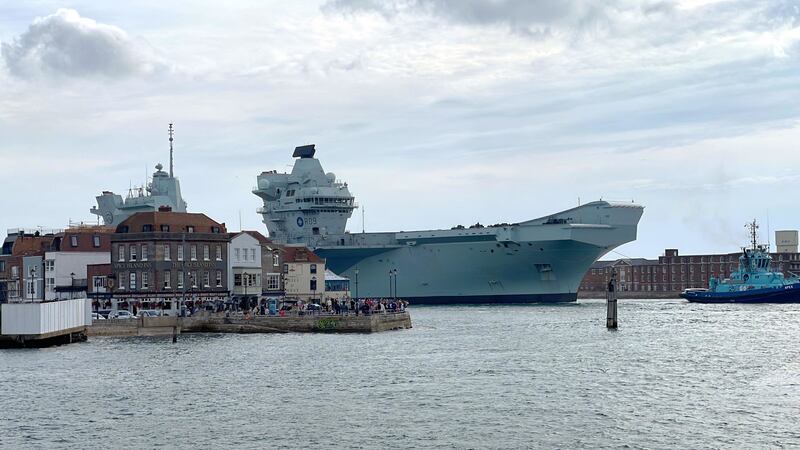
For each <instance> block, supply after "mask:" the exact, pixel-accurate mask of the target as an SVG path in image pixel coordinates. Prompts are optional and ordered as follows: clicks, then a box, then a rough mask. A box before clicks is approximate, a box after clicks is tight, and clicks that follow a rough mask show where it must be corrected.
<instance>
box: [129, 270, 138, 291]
mask: <svg viewBox="0 0 800 450" xmlns="http://www.w3.org/2000/svg"><path fill="white" fill-rule="evenodd" d="M128 287H130V288H131V290H132V291H133V290H135V289H136V272H131V276H130V284H129V286H128Z"/></svg>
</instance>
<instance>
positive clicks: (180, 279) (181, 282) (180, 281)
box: [178, 270, 183, 289]
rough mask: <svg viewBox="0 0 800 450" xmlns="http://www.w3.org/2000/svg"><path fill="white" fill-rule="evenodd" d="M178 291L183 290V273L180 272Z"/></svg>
mask: <svg viewBox="0 0 800 450" xmlns="http://www.w3.org/2000/svg"><path fill="white" fill-rule="evenodd" d="M178 289H183V271H182V270H179V271H178Z"/></svg>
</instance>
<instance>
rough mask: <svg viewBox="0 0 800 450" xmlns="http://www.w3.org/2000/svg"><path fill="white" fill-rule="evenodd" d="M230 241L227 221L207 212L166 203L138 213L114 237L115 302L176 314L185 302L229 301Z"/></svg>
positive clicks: (112, 277) (124, 223)
mask: <svg viewBox="0 0 800 450" xmlns="http://www.w3.org/2000/svg"><path fill="white" fill-rule="evenodd" d="M229 239H230V236H229V234H228V233H227V230H226V229H225V224H224V223H218V222H215V221H214V220H212V219H210V218H209V217H208V216H206V215H205V214H196V213H179V212H172V211H171V210H170V208H168V207H167V208H164V207H162V208H159V210H158V211H152V212H141V213H136V214H134V215H132V216H131V217H129V218H127V219H126V220H124V221H123V222H121V223H120V224H119V225H118V226H117V229H116V232H115V233H114V234H113V236H112V238H111V272H112V275H111V280H110V281H109V285H110V289H111V293H112V295H113V298H114V300H115V302H116V303H117V305H118V307H119V308H122V309H127V308H131V309H132V308H133V306H137V307H138V308H146V309H149V308H154V309H165V310H172V311H173V312H175V311H177V310H178V307H179V305H180V304H182V303H184V302H187V303H188V302H191V304H192V305H193V304H196V303H205V302H221V301H225V300H226V299H227V297H228V295H229V293H230V292H229V286H228V273H227V272H228V261H227V258H228V242H229ZM192 305H189V306H192Z"/></svg>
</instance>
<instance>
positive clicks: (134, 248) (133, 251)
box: [128, 244, 136, 261]
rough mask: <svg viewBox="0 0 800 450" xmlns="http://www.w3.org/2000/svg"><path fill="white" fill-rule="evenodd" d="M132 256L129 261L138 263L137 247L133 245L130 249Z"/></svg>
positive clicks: (129, 256) (130, 255)
mask: <svg viewBox="0 0 800 450" xmlns="http://www.w3.org/2000/svg"><path fill="white" fill-rule="evenodd" d="M128 251H129V252H130V254H129V255H128V259H129V260H130V261H136V245H134V244H131V246H130V248H129V249H128Z"/></svg>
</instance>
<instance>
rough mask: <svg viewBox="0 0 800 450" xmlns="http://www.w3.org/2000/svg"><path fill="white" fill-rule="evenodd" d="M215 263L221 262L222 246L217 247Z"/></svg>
mask: <svg viewBox="0 0 800 450" xmlns="http://www.w3.org/2000/svg"><path fill="white" fill-rule="evenodd" d="M217 261H222V246H221V245H217Z"/></svg>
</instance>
